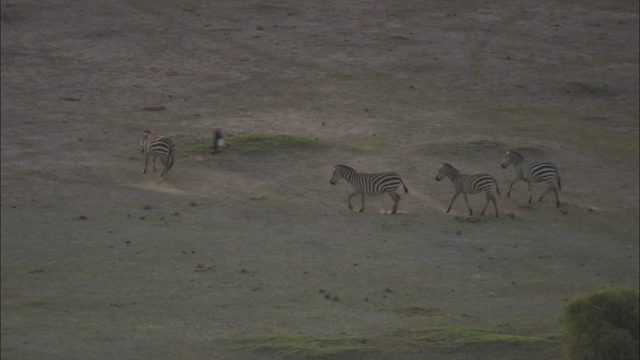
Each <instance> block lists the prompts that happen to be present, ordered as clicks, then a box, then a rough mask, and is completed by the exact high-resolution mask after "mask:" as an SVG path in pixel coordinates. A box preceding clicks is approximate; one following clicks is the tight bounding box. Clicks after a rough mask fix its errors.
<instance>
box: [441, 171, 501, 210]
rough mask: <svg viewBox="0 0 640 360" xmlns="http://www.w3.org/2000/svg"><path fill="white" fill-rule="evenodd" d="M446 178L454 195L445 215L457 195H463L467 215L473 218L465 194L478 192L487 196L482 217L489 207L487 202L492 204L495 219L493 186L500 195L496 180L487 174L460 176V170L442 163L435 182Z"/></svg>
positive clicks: (495, 205)
mask: <svg viewBox="0 0 640 360" xmlns="http://www.w3.org/2000/svg"><path fill="white" fill-rule="evenodd" d="M445 177H448V178H449V180H451V182H452V183H453V187H454V189H455V194H453V198H452V199H451V203H449V208H447V213H448V212H449V211H450V210H451V206H452V205H453V202H454V201H455V200H456V198H457V197H458V195H460V194H462V195H464V202H465V203H466V204H467V207H468V208H469V215H470V216H473V210H471V206H470V205H469V199H467V194H477V193H479V192H484V193H485V195H486V196H487V202H486V203H485V204H484V208H483V209H482V213H480V214H481V215H484V212H485V210H487V206H488V205H489V201H491V202H493V207H494V208H495V210H496V217H498V204H497V202H496V198H495V196H493V186H494V185H495V187H496V192H497V193H498V195H500V189H499V188H498V182H497V181H496V179H495V178H494V177H493V176H491V175H490V174H487V173H477V174H461V173H460V170H458V169H456V168H454V167H453V166H452V165H451V164H449V163H443V164H442V167H441V168H440V170H439V171H438V175H436V180H437V181H440V180H442V179H444V178H445Z"/></svg>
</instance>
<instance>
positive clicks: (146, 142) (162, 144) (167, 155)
mask: <svg viewBox="0 0 640 360" xmlns="http://www.w3.org/2000/svg"><path fill="white" fill-rule="evenodd" d="M175 150H176V147H175V145H174V144H173V140H171V138H168V137H164V136H158V135H154V134H153V133H152V132H151V131H150V130H144V131H143V132H142V134H141V135H140V151H141V152H143V153H144V170H142V173H143V174H145V173H146V172H147V166H148V165H149V156H152V157H153V172H155V171H156V158H158V157H159V158H160V162H161V163H162V165H163V166H164V170H163V171H162V174H160V176H161V177H162V179H163V180H164V179H165V178H166V176H167V174H168V173H169V170H170V169H171V167H172V166H173V153H174V152H175Z"/></svg>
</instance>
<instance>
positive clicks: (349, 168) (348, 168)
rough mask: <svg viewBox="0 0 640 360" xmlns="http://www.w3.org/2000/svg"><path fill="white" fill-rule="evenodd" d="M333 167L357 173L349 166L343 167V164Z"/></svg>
mask: <svg viewBox="0 0 640 360" xmlns="http://www.w3.org/2000/svg"><path fill="white" fill-rule="evenodd" d="M334 167H336V168H337V167H341V168H345V169H347V170H350V171H353V172H357V171H356V170H355V169H354V168H352V167H351V166H347V165H343V164H339V165H336V166H334Z"/></svg>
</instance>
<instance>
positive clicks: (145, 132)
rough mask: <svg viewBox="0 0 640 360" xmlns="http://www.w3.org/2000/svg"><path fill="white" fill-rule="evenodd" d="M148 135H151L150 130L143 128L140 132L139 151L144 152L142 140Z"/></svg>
mask: <svg viewBox="0 0 640 360" xmlns="http://www.w3.org/2000/svg"><path fill="white" fill-rule="evenodd" d="M149 135H153V133H152V132H151V130H144V131H142V133H141V134H140V152H144V142H145V141H146V140H147V137H149Z"/></svg>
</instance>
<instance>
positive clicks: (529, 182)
mask: <svg viewBox="0 0 640 360" xmlns="http://www.w3.org/2000/svg"><path fill="white" fill-rule="evenodd" d="M527 185H529V204H531V197H532V196H533V194H532V193H531V181H527Z"/></svg>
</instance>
